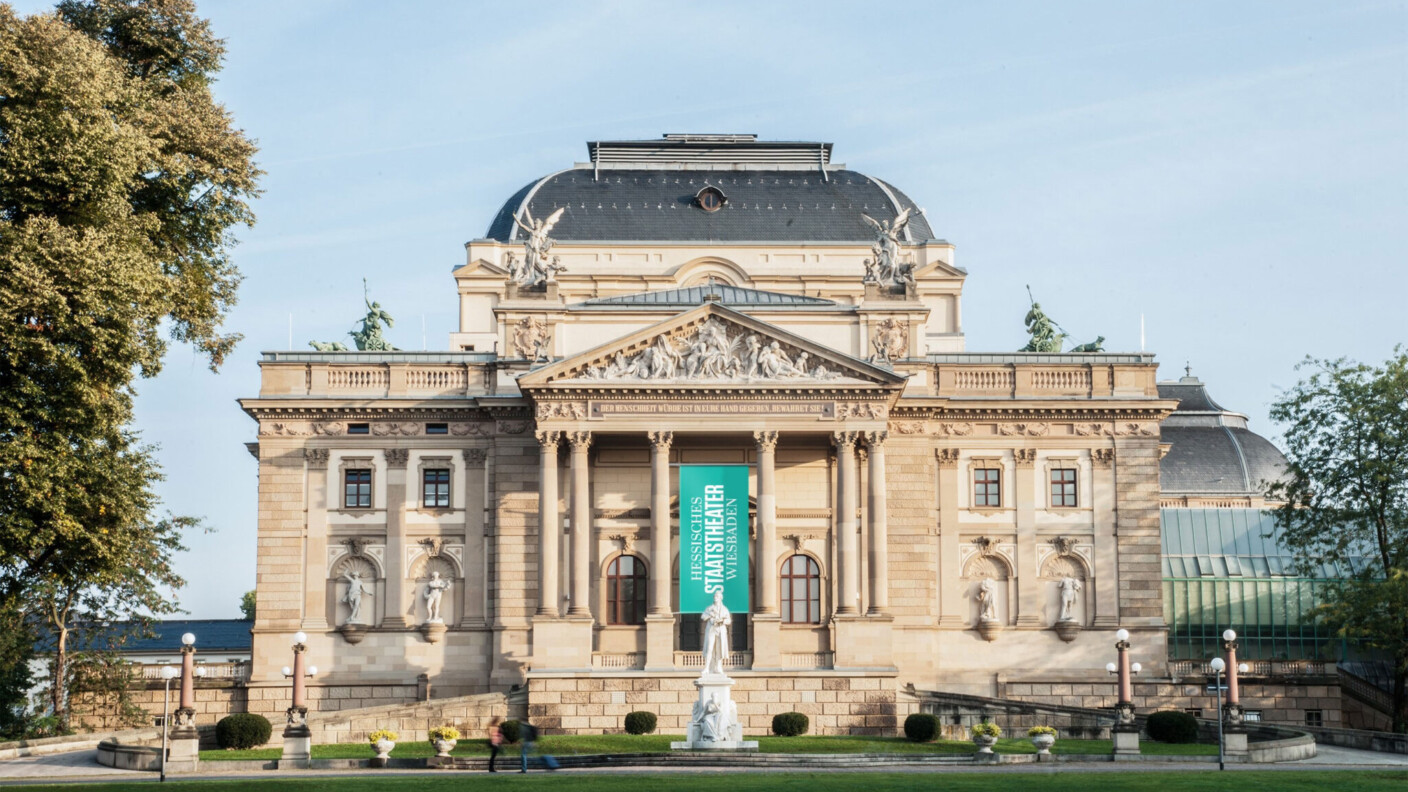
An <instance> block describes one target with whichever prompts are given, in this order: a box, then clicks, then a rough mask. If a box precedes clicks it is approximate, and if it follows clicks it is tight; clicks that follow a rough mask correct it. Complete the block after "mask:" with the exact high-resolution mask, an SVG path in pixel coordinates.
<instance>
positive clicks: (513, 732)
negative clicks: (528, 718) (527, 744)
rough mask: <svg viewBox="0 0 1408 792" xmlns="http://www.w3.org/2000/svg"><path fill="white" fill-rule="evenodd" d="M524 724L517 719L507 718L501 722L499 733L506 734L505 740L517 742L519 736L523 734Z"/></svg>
mask: <svg viewBox="0 0 1408 792" xmlns="http://www.w3.org/2000/svg"><path fill="white" fill-rule="evenodd" d="M522 726H523V725H522V724H521V723H519V722H518V721H516V720H506V721H504V722H503V723H500V724H499V734H502V735H503V736H504V742H506V743H516V742H518V738H519V737H522V736H523V728H522Z"/></svg>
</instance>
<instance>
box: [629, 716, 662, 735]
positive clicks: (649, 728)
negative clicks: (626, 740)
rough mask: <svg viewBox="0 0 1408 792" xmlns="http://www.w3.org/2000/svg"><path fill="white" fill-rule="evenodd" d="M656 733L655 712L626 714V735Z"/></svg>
mask: <svg viewBox="0 0 1408 792" xmlns="http://www.w3.org/2000/svg"><path fill="white" fill-rule="evenodd" d="M653 733H655V713H653V712H628V713H626V734H653Z"/></svg>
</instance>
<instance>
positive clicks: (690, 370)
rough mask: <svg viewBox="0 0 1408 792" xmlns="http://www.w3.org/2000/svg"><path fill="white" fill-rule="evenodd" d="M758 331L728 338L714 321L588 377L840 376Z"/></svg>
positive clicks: (620, 357) (661, 338)
mask: <svg viewBox="0 0 1408 792" xmlns="http://www.w3.org/2000/svg"><path fill="white" fill-rule="evenodd" d="M764 341H765V339H763V338H761V337H759V336H758V335H757V334H756V333H747V334H743V333H740V334H738V335H735V336H733V337H730V336H729V333H728V328H727V327H726V326H725V325H724V323H723V322H720V321H718V320H717V319H715V318H713V317H710V318H709V319H708V320H706V321H705V322H704V324H702V325H700V327H699V330H698V331H697V332H696V333H695V335H694V337H693V338H692V339H688V340H683V339H679V338H672V337H671V336H670V335H668V334H665V333H662V334H660V335H658V336H656V337H655V339H654V340H653V341H651V342H650V345H649V346H647V347H646V348H645V349H642V350H641V351H639V352H637V353H635V354H633V355H629V354H626V353H625V352H619V351H618V352H617V353H616V354H615V355H613V356H612V358H611V360H610V361H609V362H608V363H606V365H602V366H594V367H592V368H590V369H587V371H586V374H585V376H586V378H587V379H644V380H672V379H682V380H749V379H791V378H797V377H810V378H812V379H835V378H837V377H839V376H840V375H839V374H838V373H836V372H833V371H831V370H830V369H828V368H827V367H826V366H825V365H824V364H817V365H812V363H811V362H810V358H811V355H810V354H809V353H807V352H798V353H797V356H796V357H795V358H793V357H792V356H791V355H789V354H788V353H787V351H786V350H784V349H783V348H782V345H781V344H780V343H779V342H777V341H771V342H768V343H764Z"/></svg>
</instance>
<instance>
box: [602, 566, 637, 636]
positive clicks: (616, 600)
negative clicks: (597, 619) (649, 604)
mask: <svg viewBox="0 0 1408 792" xmlns="http://www.w3.org/2000/svg"><path fill="white" fill-rule="evenodd" d="M645 590H646V577H645V563H644V562H643V561H641V560H640V559H639V558H636V557H635V556H632V555H622V556H617V557H615V558H613V559H611V563H610V564H609V565H608V566H607V567H606V623H607V624H645Z"/></svg>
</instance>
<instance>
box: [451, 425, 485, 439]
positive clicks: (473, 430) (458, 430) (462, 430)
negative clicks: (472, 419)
mask: <svg viewBox="0 0 1408 792" xmlns="http://www.w3.org/2000/svg"><path fill="white" fill-rule="evenodd" d="M450 434H452V435H454V436H455V437H470V436H473V435H479V436H485V435H488V434H489V433H488V432H486V431H485V429H484V424H482V423H477V422H476V423H468V422H462V423H452V424H450Z"/></svg>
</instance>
